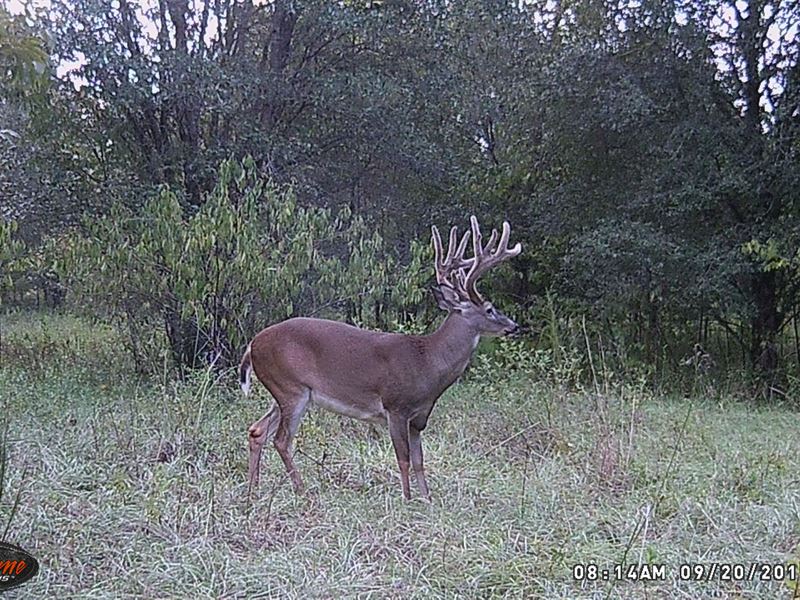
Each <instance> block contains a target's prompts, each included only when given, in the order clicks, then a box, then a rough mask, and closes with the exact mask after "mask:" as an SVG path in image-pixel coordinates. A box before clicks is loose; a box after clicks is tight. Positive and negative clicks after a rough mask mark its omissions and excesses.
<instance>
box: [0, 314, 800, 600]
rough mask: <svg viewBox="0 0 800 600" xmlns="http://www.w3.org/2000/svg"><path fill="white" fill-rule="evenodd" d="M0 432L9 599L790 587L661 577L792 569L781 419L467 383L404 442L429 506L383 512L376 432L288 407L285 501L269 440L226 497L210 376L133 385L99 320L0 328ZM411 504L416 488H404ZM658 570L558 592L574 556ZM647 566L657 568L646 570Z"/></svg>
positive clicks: (227, 440)
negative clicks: (2, 437) (292, 477)
mask: <svg viewBox="0 0 800 600" xmlns="http://www.w3.org/2000/svg"><path fill="white" fill-rule="evenodd" d="M0 318H1V319H2V320H3V323H2V331H0V333H1V334H2V348H1V349H0V353H2V354H0V396H1V397H2V398H1V399H2V406H3V410H4V414H5V415H7V416H8V419H9V421H10V425H9V433H8V441H7V446H8V456H9V459H8V469H7V473H6V482H5V484H6V493H5V494H4V495H3V500H2V505H0V518H2V521H3V522H2V523H0V525H2V526H3V527H4V526H5V521H6V520H7V519H8V516H9V513H10V508H11V505H12V502H13V500H14V497H15V494H16V493H17V491H19V490H21V495H20V506H19V510H18V512H17V514H16V515H15V516H14V519H13V522H12V524H11V527H10V530H9V533H8V535H7V540H8V541H11V542H14V543H18V544H20V545H22V546H23V547H24V548H26V549H27V550H28V551H30V552H31V553H32V554H34V555H35V556H36V557H38V559H39V561H40V564H41V572H40V574H39V575H38V576H37V577H36V578H35V579H34V580H33V581H31V582H29V583H27V584H25V585H24V586H22V587H21V588H17V589H16V590H14V591H12V592H10V593H9V594H8V596H9V597H15V598H45V597H48V598H77V597H80V598H165V597H181V598H269V597H290V598H291V597H303V598H305V597H314V598H340V597H346V598H350V597H365V598H368V597H374V598H409V597H412V598H413V597H419V598H430V597H471V598H475V597H480V598H483V597H512V598H513V597H529V598H682V597H683V598H704V597H715V598H720V597H721V598H727V597H730V598H791V597H793V595H794V593H795V591H794V586H793V585H791V584H789V583H788V582H775V581H762V580H760V578H758V579H757V580H755V581H721V580H720V576H719V574H716V575H715V576H714V577H712V578H711V580H710V581H703V582H695V581H685V580H682V579H681V577H680V575H681V573H680V569H679V565H680V564H682V563H702V564H704V565H709V566H710V565H711V564H712V563H742V564H744V565H746V566H747V567H748V569H749V565H750V564H752V563H754V562H758V563H764V562H769V563H778V564H788V563H793V564H795V565H796V564H797V561H798V558H800V464H799V463H798V456H800V433H798V413H797V411H796V410H794V409H792V408H791V407H790V406H788V405H787V406H778V405H761V406H756V405H754V404H752V403H751V402H748V401H742V400H737V399H735V398H725V397H719V395H718V394H715V393H714V392H713V390H710V389H709V388H707V387H706V386H704V385H703V386H698V389H702V390H703V392H702V393H699V392H698V393H697V394H695V397H692V398H683V397H681V398H669V397H654V395H653V394H652V393H650V392H648V391H646V388H644V387H641V386H640V387H639V388H638V389H631V388H628V387H626V386H624V385H615V386H605V385H600V386H599V387H598V388H597V389H595V388H594V387H592V389H591V390H588V391H586V390H584V391H581V390H574V389H573V390H568V389H566V388H564V387H562V386H558V385H556V384H555V383H552V382H548V381H546V380H544V379H543V378H542V377H541V376H539V377H533V376H532V375H526V374H524V373H514V374H513V375H512V376H508V377H507V378H504V377H503V376H502V374H500V375H498V377H496V378H493V379H492V378H488V377H485V376H484V377H479V376H476V375H475V374H473V375H472V376H471V377H468V378H467V380H466V381H465V382H464V383H461V384H458V385H456V386H454V387H453V388H452V389H451V390H449V391H448V392H447V393H446V395H445V396H444V397H443V398H442V399H441V400H440V402H439V404H438V406H437V408H436V409H435V411H434V413H433V416H432V418H431V422H430V424H429V428H428V430H427V431H426V432H425V435H424V440H425V450H426V463H427V471H428V480H429V483H430V484H431V493H432V495H433V498H434V500H433V503H432V504H431V505H428V504H425V503H423V502H421V501H419V500H414V501H412V502H404V501H403V500H402V499H401V496H400V486H399V477H398V474H397V469H396V466H395V463H394V455H393V453H392V450H391V445H390V442H389V438H388V434H387V433H386V432H385V431H381V430H379V429H377V428H374V427H372V426H370V425H366V424H362V423H359V422H354V421H347V420H344V419H341V418H339V417H337V416H335V415H331V414H329V413H323V412H320V411H313V410H312V411H311V412H310V413H309V415H308V416H307V417H306V421H305V422H304V424H303V427H302V428H301V432H300V436H299V438H298V444H297V460H298V465H299V467H300V469H301V471H302V473H303V475H304V477H305V481H306V484H307V486H308V487H309V492H308V494H307V496H305V497H297V496H295V495H294V494H293V493H292V491H291V486H290V484H289V482H288V480H287V478H286V477H285V475H284V471H283V465H282V463H281V462H280V460H279V458H278V456H277V454H276V453H275V452H274V451H272V450H271V449H269V451H268V452H265V456H264V459H265V460H264V463H263V465H262V483H261V486H260V488H259V489H258V490H256V491H255V492H254V493H253V494H252V495H250V496H248V489H247V484H246V469H247V440H246V430H247V427H248V426H249V425H250V423H252V422H253V421H254V420H255V419H257V418H258V417H260V416H261V415H262V414H263V413H264V412H265V411H266V410H267V408H268V406H269V403H270V399H269V398H268V395H267V393H266V391H265V390H263V388H261V387H260V386H257V388H258V392H257V393H255V394H253V395H251V396H250V397H249V398H247V399H245V398H244V397H242V396H241V394H240V392H239V389H238V385H237V384H236V382H235V379H234V377H233V375H232V374H231V375H230V376H227V375H226V376H224V377H222V378H220V379H218V380H217V379H215V378H214V376H213V375H212V374H209V373H198V374H197V375H196V376H195V377H194V378H193V379H191V380H189V381H186V382H181V383H177V382H173V381H169V380H167V381H158V378H153V379H144V378H141V377H139V376H137V375H135V374H134V373H133V372H132V370H131V369H130V367H129V363H128V361H127V359H126V356H125V355H124V353H123V352H122V350H121V347H120V345H119V342H118V340H117V339H116V337H115V335H114V333H113V332H112V331H111V330H108V329H104V328H98V327H89V326H87V324H85V323H82V322H80V321H79V320H77V319H74V318H70V317H58V316H31V315H27V316H22V315H11V316H8V315H4V316H0ZM413 491H414V492H415V493H416V489H414V490H413ZM623 562H624V563H625V564H626V565H634V566H636V565H640V564H645V565H660V564H663V565H665V571H664V578H663V579H662V578H661V577H658V578H657V580H654V581H644V580H639V581H627V580H624V581H613V579H614V575H613V573H612V574H611V577H610V579H611V580H609V581H603V580H598V581H589V580H585V581H582V582H581V581H575V580H574V578H573V567H574V565H576V564H588V563H593V564H596V565H598V567H600V568H601V569H604V568H613V566H614V565H615V564H619V563H623ZM656 575H659V574H658V573H656Z"/></svg>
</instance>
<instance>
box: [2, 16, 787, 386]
mask: <svg viewBox="0 0 800 600" xmlns="http://www.w3.org/2000/svg"><path fill="white" fill-rule="evenodd" d="M9 10H13V11H14V12H17V13H18V12H20V11H23V14H22V15H19V16H12V15H11V14H10V12H8V11H9ZM1 18H2V23H0V35H2V40H0V44H1V45H0V52H2V54H0V60H1V61H2V66H3V73H2V75H3V80H2V85H3V87H2V95H3V102H2V105H0V110H2V118H3V123H4V124H3V131H2V134H3V136H2V140H1V141H2V144H1V145H0V153H2V156H0V160H2V163H3V168H2V171H1V174H0V177H1V178H2V181H1V182H0V190H2V194H1V195H0V211H1V214H2V215H3V224H2V227H3V230H2V233H1V234H0V266H2V271H3V277H2V281H3V300H4V303H5V304H20V303H21V304H29V303H30V302H31V301H32V299H33V298H35V301H38V302H43V301H47V302H49V303H51V304H60V303H62V302H64V301H66V302H68V303H71V304H72V305H74V306H78V307H80V309H81V310H82V311H89V312H90V313H92V314H94V315H95V316H101V317H103V318H105V319H110V320H112V321H114V322H116V323H117V324H118V325H119V326H120V327H121V328H123V329H124V330H126V331H127V333H128V335H127V340H128V344H129V345H130V351H131V353H132V356H133V357H134V358H135V360H136V362H137V364H139V365H140V366H141V367H143V368H146V367H147V363H148V361H150V362H153V361H155V363H158V362H159V360H161V359H159V358H158V357H159V356H160V357H161V358H163V356H162V355H163V351H164V348H167V347H168V348H169V352H170V356H171V360H172V361H173V362H174V364H175V366H177V367H179V368H182V367H185V366H194V365H197V364H198V361H200V360H201V358H203V357H205V359H207V358H208V356H209V353H211V354H213V356H214V357H218V358H219V359H220V360H222V363H223V364H230V363H232V362H234V361H235V359H236V357H238V356H239V354H240V351H241V348H242V347H243V345H244V342H245V340H247V339H249V338H250V337H251V336H252V334H253V333H254V332H255V331H257V330H258V329H259V328H260V327H261V326H263V325H264V324H265V323H268V322H272V321H274V320H279V319H280V318H283V317H285V316H287V315H295V314H296V315H300V314H304V315H309V314H332V315H338V316H341V317H344V318H347V319H349V320H351V321H356V322H359V323H362V324H364V325H367V326H376V327H390V326H391V325H392V324H393V323H394V324H396V325H399V324H402V323H408V322H409V319H415V320H419V319H422V322H423V325H424V324H427V323H428V322H429V321H430V319H431V318H432V316H434V315H431V314H428V312H427V311H428V310H429V306H430V305H431V304H432V303H431V302H430V299H429V297H428V294H427V292H426V285H427V283H428V282H429V280H430V273H429V271H430V269H429V264H430V250H429V249H428V247H427V246H428V244H429V227H430V225H431V224H433V223H438V224H440V225H449V224H458V225H461V226H464V225H465V224H466V219H467V216H468V215H469V214H470V213H475V214H478V215H479V216H480V218H481V219H482V220H483V221H484V222H486V223H489V222H491V223H494V224H498V223H499V222H500V221H501V220H502V219H508V220H509V221H510V222H511V223H512V224H513V225H514V227H515V231H516V235H517V236H518V238H519V239H521V241H523V244H524V247H525V252H524V253H523V255H522V257H521V258H520V259H519V260H516V261H514V262H513V264H512V265H511V269H510V270H509V271H508V272H506V273H504V274H502V275H501V276H497V277H496V278H495V280H494V296H495V297H497V298H499V299H500V298H502V299H503V300H504V303H505V304H506V306H507V308H509V309H511V310H512V312H514V311H516V314H518V315H519V316H520V317H523V319H525V318H527V324H528V325H529V326H530V327H531V332H532V333H533V334H534V337H536V338H538V339H539V342H538V343H540V344H545V345H547V344H550V343H552V342H553V341H554V340H552V339H549V341H548V339H547V336H542V335H541V334H542V332H543V331H544V330H545V329H546V325H547V321H548V318H550V317H557V318H558V319H561V321H562V322H565V323H567V324H568V326H567V327H566V331H567V332H568V333H569V331H570V330H574V331H573V334H574V335H573V337H575V338H576V342H575V346H576V348H578V349H580V351H581V352H582V351H583V350H585V348H586V346H585V344H584V343H583V337H584V335H583V334H584V333H585V331H588V332H589V333H590V334H591V335H590V336H589V337H591V338H592V340H599V342H595V341H593V342H592V343H602V344H604V345H605V348H606V351H607V352H608V355H609V357H610V358H609V360H611V358H613V359H614V360H616V361H617V362H619V363H620V364H621V365H622V366H624V367H626V368H627V367H630V366H634V365H638V366H639V367H641V368H644V369H645V370H650V371H653V374H655V373H658V374H662V373H664V372H665V370H675V367H678V366H680V364H681V362H685V361H686V360H687V357H689V358H691V357H692V356H693V355H695V354H702V355H703V356H704V357H705V358H706V359H707V363H708V364H709V365H713V367H714V369H716V370H718V371H719V372H721V373H724V372H734V371H736V372H741V371H745V372H751V373H754V374H756V375H760V376H761V377H762V379H763V378H764V377H766V380H767V381H769V382H770V383H773V384H775V385H776V386H777V387H775V389H776V390H780V389H783V388H782V386H783V385H784V384H785V383H787V382H788V381H791V380H793V377H794V376H796V374H797V369H798V361H800V338H798V324H797V317H798V307H799V306H800V304H799V303H798V299H799V298H800V295H799V294H800V272H799V271H798V269H799V268H800V254H798V248H800V243H798V242H799V241H800V218H798V217H799V216H800V214H799V212H800V205H799V204H798V194H800V185H798V178H800V168H798V151H799V148H798V127H800V71H799V70H798V69H799V67H798V52H799V51H800V39H798V22H800V7H798V6H797V4H796V3H795V2H791V1H789V0H784V1H780V2H775V1H767V0H756V1H750V2H745V1H741V0H740V1H738V2H729V1H727V0H724V1H723V0H719V1H713V2H705V1H703V2H699V1H693V0H671V1H667V0H630V1H614V2H603V1H599V0H591V1H586V0H570V1H567V0H563V1H557V0H547V1H542V2H537V1H531V2H522V3H516V4H515V3H512V2H507V1H485V0H480V1H474V2H473V1H464V2H437V1H431V2H410V1H408V2H407V1H400V0H397V1H395V0H392V1H385V2H378V1H376V2H359V1H342V2H328V1H321V2H315V1H299V0H298V1H288V0H287V1H283V0H275V1H273V2H257V1H242V0H213V1H208V2H200V1H193V0H151V1H141V2H136V1H131V0H115V1H113V2H106V1H98V0H69V1H68V2H66V1H61V0H52V1H48V2H30V3H27V4H26V5H24V7H23V6H21V5H19V3H16V2H15V3H11V4H9V5H8V7H7V11H6V12H3V13H2V17H1ZM512 307H514V308H512ZM569 323H572V326H570V325H569ZM580 323H582V324H583V325H582V326H581V327H578V324H580ZM584 330H585V331H584ZM551 337H552V336H551ZM567 337H569V336H567ZM559 343H561V344H569V343H570V341H569V339H566V340H565V339H559ZM695 344H700V346H699V347H696V346H695ZM693 348H694V350H693ZM623 363H624V364H623Z"/></svg>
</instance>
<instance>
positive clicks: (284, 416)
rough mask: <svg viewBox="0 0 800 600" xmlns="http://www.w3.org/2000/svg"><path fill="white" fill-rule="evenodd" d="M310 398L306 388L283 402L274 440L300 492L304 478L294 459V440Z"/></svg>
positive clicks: (309, 392) (299, 492)
mask: <svg viewBox="0 0 800 600" xmlns="http://www.w3.org/2000/svg"><path fill="white" fill-rule="evenodd" d="M310 399H311V391H310V390H308V389H306V390H303V391H302V392H301V393H300V394H297V395H293V397H292V399H291V400H290V401H285V402H283V403H282V404H283V409H282V411H281V418H280V423H279V424H278V426H277V431H276V433H275V438H274V439H273V441H272V444H273V445H274V446H275V450H277V451H278V454H279V455H280V457H281V460H283V464H284V465H285V466H286V472H287V473H288V474H289V478H290V479H291V480H292V486H293V487H294V491H295V492H296V493H298V494H302V493H303V479H302V478H301V477H300V472H299V471H298V470H297V467H295V465H294V460H293V459H292V440H293V439H294V436H295V434H296V433H297V429H298V428H299V427H300V422H301V421H302V420H303V415H305V412H306V409H307V408H308V403H309V401H310Z"/></svg>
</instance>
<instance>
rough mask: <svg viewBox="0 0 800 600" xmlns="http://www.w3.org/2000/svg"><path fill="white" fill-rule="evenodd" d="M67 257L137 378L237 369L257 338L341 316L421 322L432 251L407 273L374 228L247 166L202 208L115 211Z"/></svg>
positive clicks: (65, 267)
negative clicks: (146, 373) (286, 324)
mask: <svg viewBox="0 0 800 600" xmlns="http://www.w3.org/2000/svg"><path fill="white" fill-rule="evenodd" d="M88 230H89V234H88V235H87V236H85V237H79V238H76V239H75V240H74V241H73V243H71V244H67V245H66V251H65V252H64V255H63V256H62V257H61V259H60V260H59V263H58V265H59V272H60V273H61V274H62V276H63V277H64V278H65V279H66V280H67V281H68V284H69V289H70V292H71V295H72V300H73V301H74V302H76V303H78V304H80V305H82V306H84V307H85V308H87V309H88V310H90V311H91V312H93V313H95V314H98V315H103V316H106V317H110V318H112V319H113V320H114V321H115V322H116V323H117V324H119V325H120V326H121V327H122V328H124V329H125V331H126V332H127V336H128V340H129V343H130V349H131V352H132V353H133V356H134V359H135V361H136V363H137V365H139V366H140V367H145V368H148V367H149V368H153V367H154V366H156V365H158V364H160V363H162V362H163V360H164V359H165V357H166V356H167V354H168V355H169V356H171V359H172V361H173V363H174V364H175V365H176V366H177V367H179V368H181V369H182V368H184V367H197V366H199V365H201V364H203V363H208V362H213V363H215V364H218V365H230V364H233V363H234V362H235V361H236V360H238V356H239V354H240V351H241V349H242V348H243V347H244V345H245V344H246V343H247V341H248V340H249V339H250V338H251V337H252V336H253V335H254V334H255V333H256V332H257V331H258V329H260V328H261V327H263V326H265V325H267V324H270V323H273V322H276V321H279V320H282V319H285V318H287V317H290V316H292V315H299V314H303V315H314V314H326V313H327V314H332V315H333V314H337V313H340V311H341V310H342V308H344V309H345V310H346V312H347V315H348V316H350V317H351V318H357V319H359V320H360V321H361V322H364V323H365V324H367V325H375V324H382V323H383V322H384V321H385V320H386V319H387V317H392V316H394V317H399V316H401V315H404V314H406V313H407V312H409V311H411V312H413V311H415V310H416V305H417V304H418V303H419V302H420V301H421V299H422V294H423V289H424V288H423V285H424V283H425V279H426V273H425V270H424V269H423V267H422V266H423V265H424V264H427V262H426V261H425V252H426V250H425V248H424V247H423V246H421V245H419V244H412V247H411V262H410V264H409V266H408V267H405V268H401V267H400V266H399V264H398V261H397V260H396V259H394V258H393V257H391V256H387V254H388V253H387V250H386V249H385V247H384V243H383V240H382V238H381V236H380V235H379V234H378V233H377V232H370V231H369V227H368V226H367V224H366V223H365V222H364V221H363V220H362V219H360V218H354V217H352V216H351V215H350V214H349V213H347V212H344V213H342V214H339V215H338V216H336V217H335V218H333V217H332V216H331V213H330V211H328V210H325V209H321V208H313V207H312V208H306V207H302V206H299V205H298V204H297V201H296V197H295V195H294V193H293V191H292V189H291V188H288V187H278V186H275V185H273V184H272V183H271V182H269V181H267V180H265V179H264V178H262V177H261V176H260V175H259V173H258V170H257V168H256V165H255V163H254V162H253V161H252V160H251V159H245V160H244V161H243V162H241V163H239V162H235V161H226V162H224V163H223V164H222V165H221V167H220V169H219V179H218V183H217V185H216V186H215V187H214V189H213V191H212V192H211V193H210V194H209V196H208V198H207V199H206V201H205V202H204V204H203V205H202V206H201V207H200V208H199V209H196V210H189V209H187V208H185V207H184V206H183V205H182V203H181V201H180V198H179V197H178V196H177V195H176V194H175V193H174V192H173V191H172V190H170V189H169V188H162V190H161V191H160V193H159V194H157V195H156V196H155V197H153V198H151V199H150V200H149V201H148V202H147V204H146V205H145V206H144V208H143V209H142V210H141V211H140V212H134V211H132V210H130V209H127V208H124V207H122V206H116V207H115V208H114V209H113V210H112V212H111V214H110V215H109V216H108V217H106V218H103V219H101V220H98V221H96V222H94V223H90V224H88Z"/></svg>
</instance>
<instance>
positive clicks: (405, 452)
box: [389, 415, 411, 500]
mask: <svg viewBox="0 0 800 600" xmlns="http://www.w3.org/2000/svg"><path fill="white" fill-rule="evenodd" d="M389 435H390V436H391V438H392V445H393V446H394V453H395V456H396V457H397V466H398V467H400V483H401V485H402V486H403V497H404V498H405V499H406V500H411V488H410V486H409V484H408V461H409V449H408V419H406V418H405V417H402V416H399V415H389Z"/></svg>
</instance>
